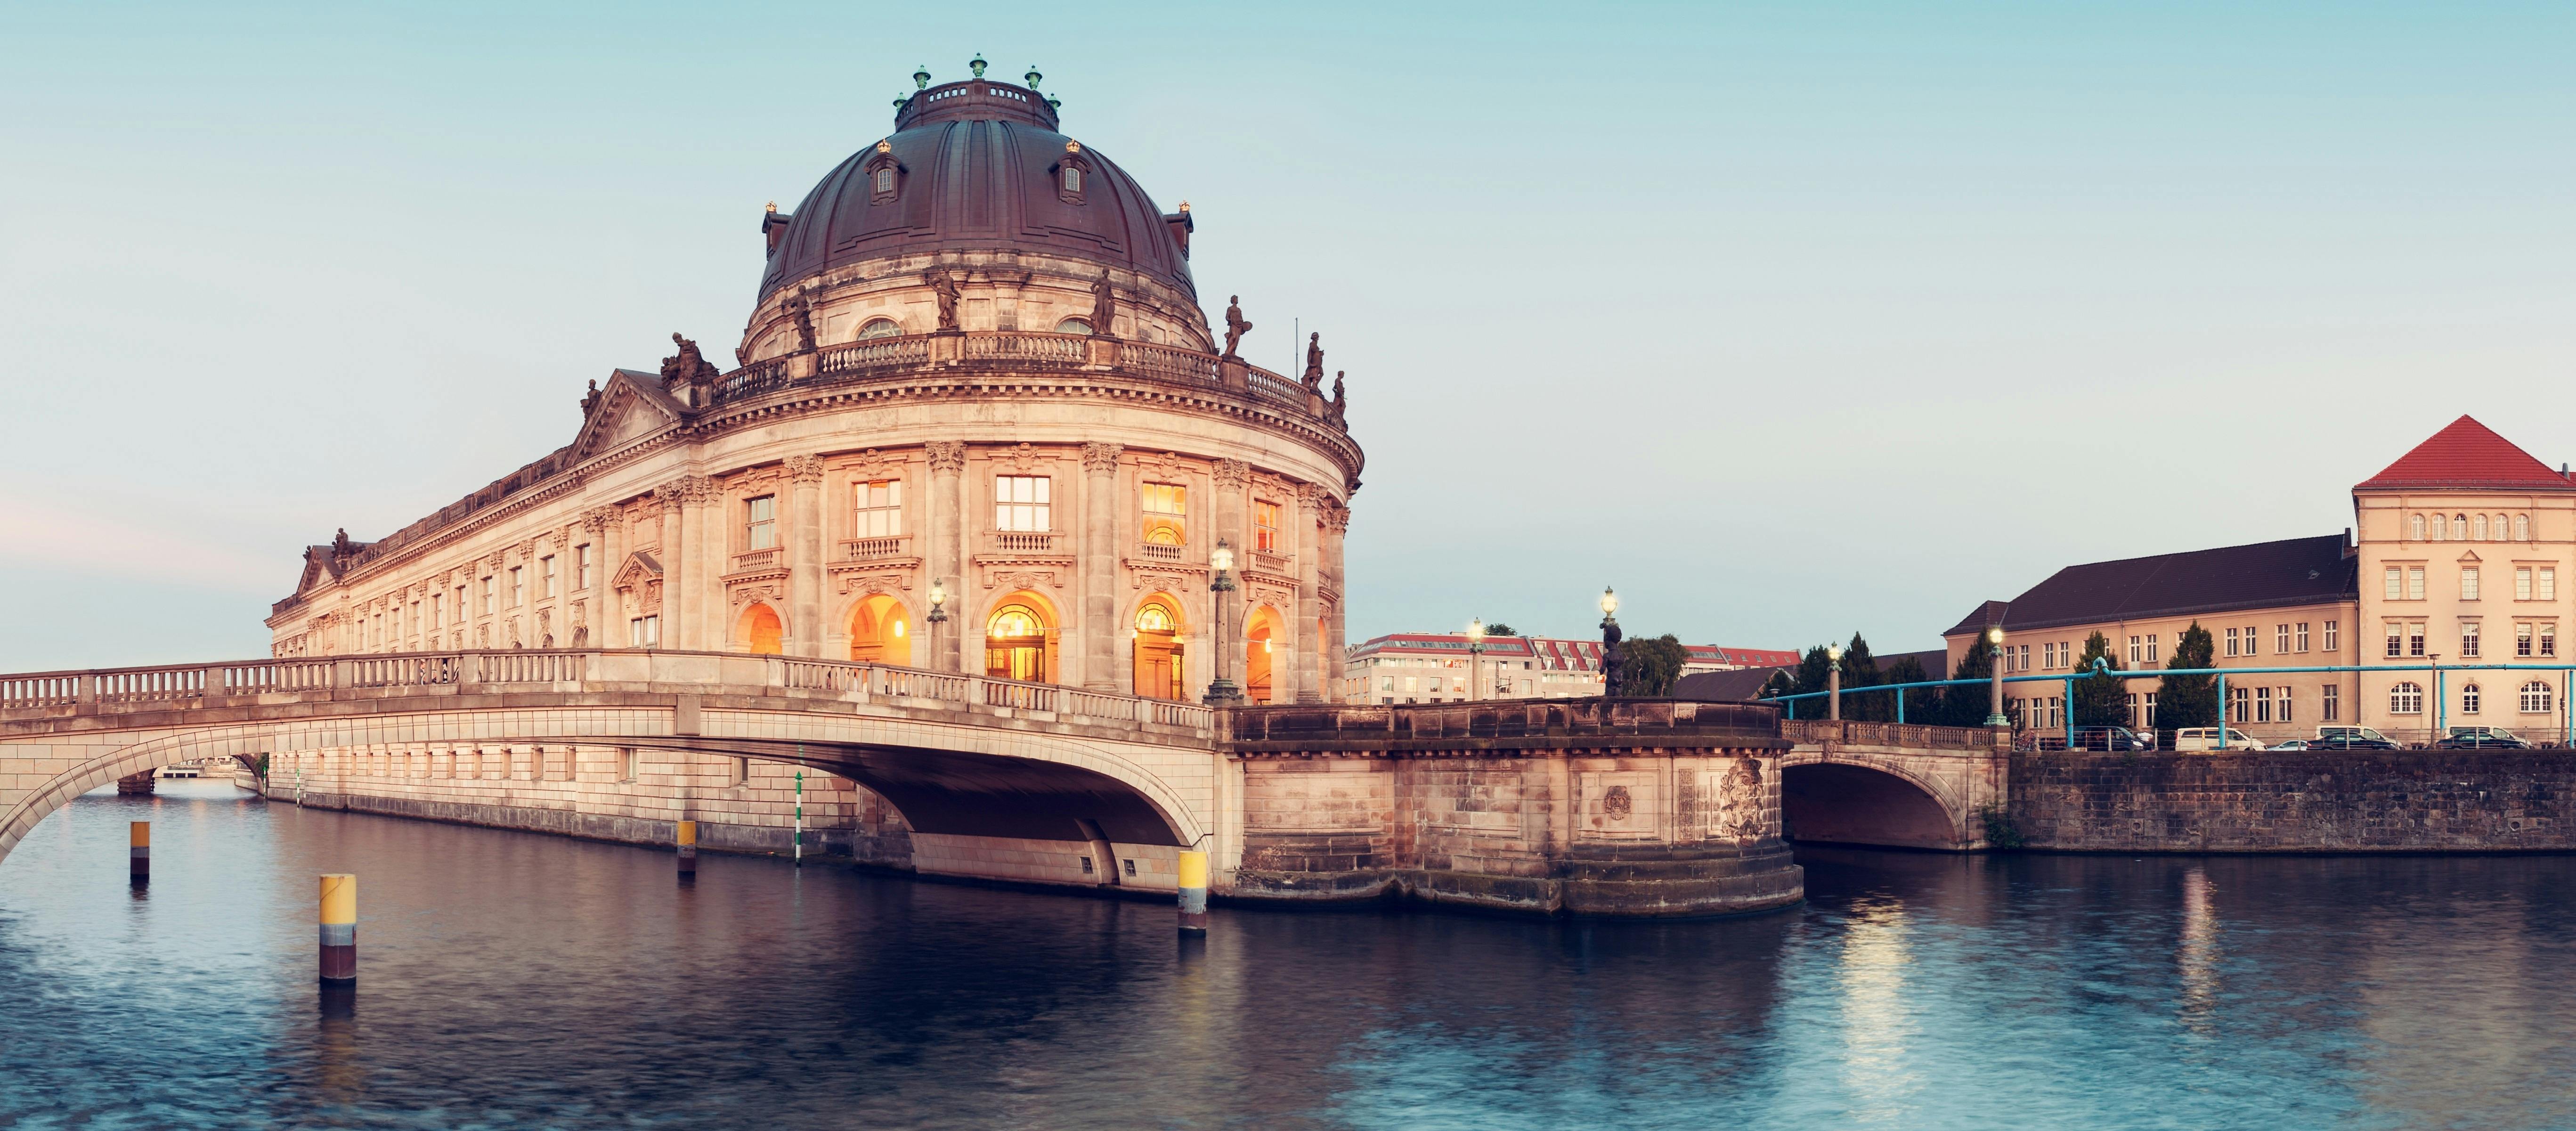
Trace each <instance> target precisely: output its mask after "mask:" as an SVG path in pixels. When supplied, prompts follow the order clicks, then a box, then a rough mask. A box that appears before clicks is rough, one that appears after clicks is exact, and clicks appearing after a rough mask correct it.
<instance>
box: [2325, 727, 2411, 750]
mask: <svg viewBox="0 0 2576 1131" xmlns="http://www.w3.org/2000/svg"><path fill="white" fill-rule="evenodd" d="M2317 737H2318V738H2319V739H2328V738H2366V739H2369V740H2371V741H2373V742H2386V743H2388V745H2390V746H2392V747H2394V746H2396V745H2397V743H2396V742H2395V741H2393V740H2391V739H2390V738H2389V737H2388V736H2387V735H2384V734H2381V733H2379V732H2378V731H2375V730H2372V729H2370V728H2369V727H2355V726H2323V727H2318V728H2317Z"/></svg>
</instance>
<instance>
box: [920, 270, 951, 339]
mask: <svg viewBox="0 0 2576 1131" xmlns="http://www.w3.org/2000/svg"><path fill="white" fill-rule="evenodd" d="M921 279H922V281H923V282H925V283H928V284H930V289H931V291H932V293H934V294H937V295H938V296H939V328H940V329H942V330H954V329H956V328H957V279H956V278H955V277H954V276H952V275H950V274H949V273H948V272H946V271H931V272H926V273H924V274H923V275H922V277H921Z"/></svg>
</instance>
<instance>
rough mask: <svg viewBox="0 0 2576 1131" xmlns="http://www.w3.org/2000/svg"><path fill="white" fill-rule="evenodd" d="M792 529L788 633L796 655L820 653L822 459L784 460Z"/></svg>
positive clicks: (790, 540)
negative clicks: (788, 485)
mask: <svg viewBox="0 0 2576 1131" xmlns="http://www.w3.org/2000/svg"><path fill="white" fill-rule="evenodd" d="M787 477H788V479H789V481H790V483H791V487H790V488H789V490H790V493H791V496H790V510H791V512H792V517H793V521H794V523H795V525H794V527H793V528H792V529H791V530H790V531H789V534H788V542H787V607H788V610H789V611H788V633H789V635H790V637H791V638H792V639H793V640H794V642H795V647H794V649H793V651H794V652H795V653H796V654H797V655H799V656H821V655H822V654H823V460H822V457H820V456H790V457H788V459H787Z"/></svg>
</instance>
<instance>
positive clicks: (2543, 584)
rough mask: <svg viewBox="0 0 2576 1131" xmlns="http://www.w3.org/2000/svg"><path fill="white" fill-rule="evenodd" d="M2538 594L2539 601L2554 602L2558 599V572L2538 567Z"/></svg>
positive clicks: (2553, 569)
mask: <svg viewBox="0 0 2576 1131" xmlns="http://www.w3.org/2000/svg"><path fill="white" fill-rule="evenodd" d="M2538 593H2539V598H2538V599H2539V600H2543V601H2555V600H2557V599H2558V570H2557V569H2556V568H2555V567H2552V566H2542V567H2540V587H2539V589H2538Z"/></svg>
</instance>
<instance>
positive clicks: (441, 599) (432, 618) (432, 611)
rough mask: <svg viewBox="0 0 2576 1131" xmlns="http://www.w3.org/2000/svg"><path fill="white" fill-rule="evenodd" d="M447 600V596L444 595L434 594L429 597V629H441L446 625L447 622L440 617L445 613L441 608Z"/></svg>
mask: <svg viewBox="0 0 2576 1131" xmlns="http://www.w3.org/2000/svg"><path fill="white" fill-rule="evenodd" d="M446 600H447V594H444V593H432V594H430V595H429V627H431V628H440V627H444V626H445V625H446V623H447V621H446V620H445V619H444V618H443V617H442V616H440V614H441V613H442V612H444V611H445V610H443V609H441V608H440V606H441V605H443V604H445V603H446Z"/></svg>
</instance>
